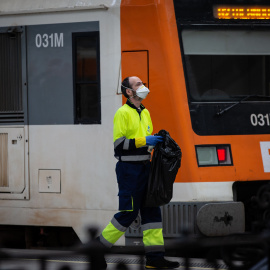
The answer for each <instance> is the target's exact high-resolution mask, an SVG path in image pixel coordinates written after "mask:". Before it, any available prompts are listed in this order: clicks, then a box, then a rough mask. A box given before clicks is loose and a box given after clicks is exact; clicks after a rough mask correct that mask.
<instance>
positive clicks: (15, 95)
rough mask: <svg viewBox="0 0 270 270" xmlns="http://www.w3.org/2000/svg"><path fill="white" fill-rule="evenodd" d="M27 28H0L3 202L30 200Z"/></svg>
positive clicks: (0, 195)
mask: <svg viewBox="0 0 270 270" xmlns="http://www.w3.org/2000/svg"><path fill="white" fill-rule="evenodd" d="M25 47H26V46H25V28H24V27H12V28H11V27H10V28H8V27H5V28H0V60H1V61H0V199H28V196H29V194H28V193H29V192H28V190H29V189H28V181H27V179H28V169H27V168H28V150H27V149H28V146H27V144H28V132H27V91H26V90H27V83H26V53H25Z"/></svg>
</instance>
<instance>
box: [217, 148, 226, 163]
mask: <svg viewBox="0 0 270 270" xmlns="http://www.w3.org/2000/svg"><path fill="white" fill-rule="evenodd" d="M217 154H218V161H219V162H224V161H226V149H224V148H220V149H217Z"/></svg>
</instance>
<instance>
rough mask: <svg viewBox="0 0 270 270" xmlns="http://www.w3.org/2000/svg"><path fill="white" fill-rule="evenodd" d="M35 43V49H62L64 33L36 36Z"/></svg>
mask: <svg viewBox="0 0 270 270" xmlns="http://www.w3.org/2000/svg"><path fill="white" fill-rule="evenodd" d="M35 41H36V47H37V48H41V47H43V48H48V47H50V48H60V47H64V33H52V34H37V35H36V38H35Z"/></svg>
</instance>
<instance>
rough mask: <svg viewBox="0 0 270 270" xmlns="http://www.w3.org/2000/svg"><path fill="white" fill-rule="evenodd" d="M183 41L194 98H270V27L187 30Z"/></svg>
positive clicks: (203, 99)
mask: <svg viewBox="0 0 270 270" xmlns="http://www.w3.org/2000/svg"><path fill="white" fill-rule="evenodd" d="M182 41H183V50H184V60H185V65H186V75H187V81H188V89H189V92H190V98H191V101H199V102H204V101H236V100H240V99H242V98H243V97H244V96H247V95H257V96H258V95H259V96H260V98H262V97H263V96H265V100H268V101H269V97H268V98H267V96H269V95H270V78H269V76H268V74H269V72H270V47H269V46H268V44H269V43H270V33H269V31H256V32H255V31H248V30H246V31H244V30H236V31H231V30H212V31H209V30H205V31H204V30H200V31H199V30H184V31H182ZM254 99H256V98H253V99H251V100H254ZM260 100H261V99H260Z"/></svg>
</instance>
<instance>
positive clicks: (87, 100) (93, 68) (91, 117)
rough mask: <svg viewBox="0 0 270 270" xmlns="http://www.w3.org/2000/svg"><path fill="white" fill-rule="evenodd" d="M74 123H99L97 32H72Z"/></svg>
mask: <svg viewBox="0 0 270 270" xmlns="http://www.w3.org/2000/svg"><path fill="white" fill-rule="evenodd" d="M73 48H74V55H73V59H74V89H75V123H76V124H100V123H101V103H100V77H99V76H100V74H99V32H91V33H74V34H73Z"/></svg>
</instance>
